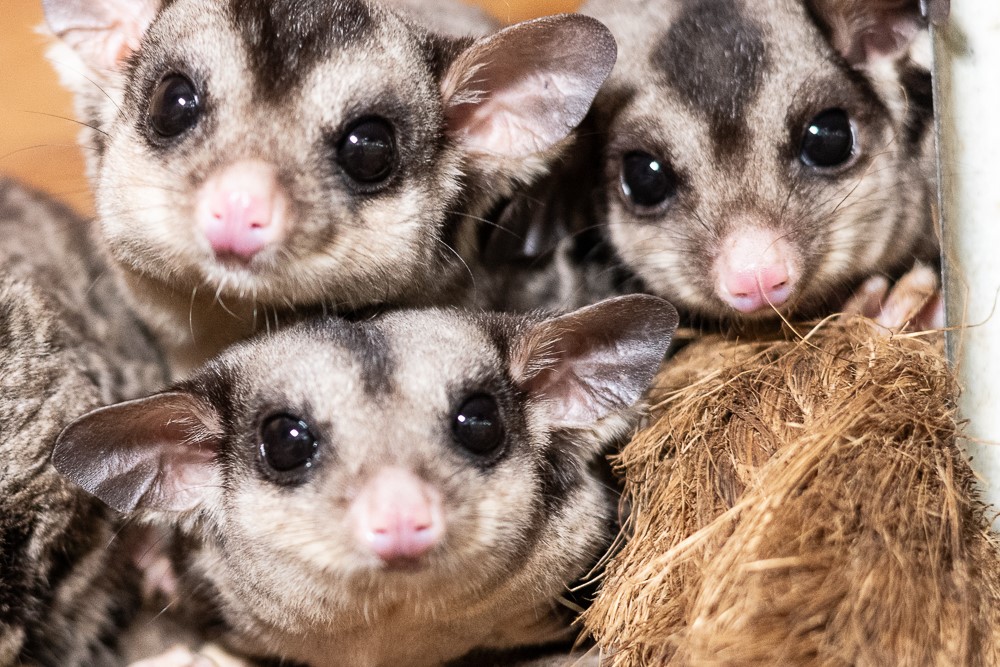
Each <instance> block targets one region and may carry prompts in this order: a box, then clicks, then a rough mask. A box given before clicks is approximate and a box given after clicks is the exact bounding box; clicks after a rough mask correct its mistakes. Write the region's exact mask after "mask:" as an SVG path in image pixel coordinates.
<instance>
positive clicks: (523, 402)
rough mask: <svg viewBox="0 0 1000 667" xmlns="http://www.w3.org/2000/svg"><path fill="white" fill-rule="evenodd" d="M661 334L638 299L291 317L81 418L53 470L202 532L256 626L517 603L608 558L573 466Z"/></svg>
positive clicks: (602, 528) (604, 431) (588, 493)
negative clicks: (509, 312)
mask: <svg viewBox="0 0 1000 667" xmlns="http://www.w3.org/2000/svg"><path fill="white" fill-rule="evenodd" d="M676 324H677V314H676V311H675V310H674V309H673V307H672V306H670V304H668V303H667V302H665V301H662V300H660V299H659V298H657V297H652V296H644V295H635V296H629V297H621V298H618V299H614V300H609V301H605V302H601V303H599V304H597V305H594V306H591V307H589V308H585V309H582V310H579V311H576V312H573V313H570V314H568V315H563V316H560V317H553V318H549V319H538V318H528V317H515V316H503V315H471V314H461V313H458V312H454V311H436V310H432V311H399V312H395V313H392V314H387V315H385V316H382V317H379V318H377V319H374V320H370V321H366V322H361V323H357V324H349V323H346V322H344V321H340V320H323V321H317V322H311V323H306V324H303V325H298V326H296V327H292V328H289V329H287V330H285V331H282V332H280V333H278V334H275V335H273V336H269V337H261V338H258V339H256V340H252V341H250V342H248V343H245V344H241V345H238V346H236V347H234V348H233V349H231V350H229V351H227V352H226V353H224V354H223V355H222V356H221V357H220V358H219V359H218V360H216V361H213V362H212V363H210V364H209V365H208V366H207V367H205V368H204V369H203V370H202V371H201V372H200V373H198V374H196V375H195V376H194V377H193V378H192V379H191V380H190V381H187V382H184V383H182V384H180V385H178V386H177V387H176V388H175V389H173V390H171V391H168V392H166V393H163V394H159V395H156V396H152V397H150V398H147V399H144V400H140V401H134V402H131V403H124V404H121V405H118V406H114V407H109V408H105V409H102V410H98V411H96V412H93V413H91V414H89V415H87V416H85V417H83V418H81V419H79V420H78V421H76V422H75V423H73V424H72V425H70V426H69V427H68V428H67V429H66V430H65V431H64V432H63V433H62V435H61V436H60V438H59V441H58V443H57V445H56V447H55V453H54V457H53V460H54V463H55V465H56V467H57V468H58V469H59V470H60V471H61V472H63V473H64V474H65V475H67V476H68V477H70V478H71V479H73V480H74V481H76V482H77V483H78V484H80V485H82V486H83V487H84V488H85V489H86V490H88V491H89V492H91V493H93V494H95V495H96V496H98V497H100V498H101V499H103V500H104V501H105V502H107V503H108V504H109V505H111V506H112V507H114V508H116V509H118V510H120V511H123V512H129V513H133V514H134V515H136V516H137V517H140V518H141V517H148V518H151V519H153V520H156V521H160V522H166V523H168V524H173V525H178V526H187V527H189V528H191V527H194V526H203V527H204V526H207V527H208V528H207V530H206V532H205V534H206V535H208V536H210V537H208V538H207V539H209V540H210V541H211V540H215V541H217V542H218V543H219V544H224V547H222V548H220V556H219V559H220V564H219V565H218V566H216V567H214V568H213V571H215V572H216V574H212V575H211V576H217V577H218V581H217V582H216V583H217V584H218V588H219V589H220V590H221V591H223V594H224V595H226V596H228V597H229V598H231V600H230V602H231V604H235V605H239V604H251V603H252V604H254V605H258V608H257V610H256V612H255V614H257V615H258V617H259V615H260V614H264V615H266V617H268V618H270V619H284V620H283V621H282V622H283V623H291V624H292V625H297V626H298V627H301V626H302V624H314V623H329V622H330V621H331V619H333V618H334V617H335V615H336V614H338V613H339V614H342V615H343V614H346V615H347V616H348V617H350V618H352V619H353V618H354V617H355V616H356V615H358V614H363V613H365V612H368V613H376V614H377V613H378V610H379V609H381V608H382V607H381V606H380V605H385V607H386V608H395V609H398V605H400V604H402V605H403V608H404V609H407V610H409V611H408V612H407V613H412V614H423V613H427V614H433V613H435V612H434V610H437V611H438V612H440V611H441V610H442V609H449V608H451V609H465V608H466V605H468V604H469V603H470V600H471V599H472V598H474V599H476V600H477V604H480V603H482V602H483V601H484V600H494V599H496V600H501V599H504V600H507V601H506V602H505V603H504V604H521V603H522V602H524V603H526V604H527V605H528V608H531V607H533V606H537V604H538V602H539V600H541V601H545V600H547V599H555V596H557V595H559V593H560V591H563V590H564V586H565V585H566V584H567V583H568V582H571V581H573V580H574V579H575V578H576V577H579V576H582V575H583V574H585V571H586V569H587V567H588V565H589V564H592V563H593V562H594V559H595V558H596V557H597V556H599V555H600V552H601V550H602V549H603V548H604V546H606V537H607V529H608V526H609V522H610V520H611V518H612V514H613V512H614V497H613V494H612V492H611V491H610V490H609V489H608V488H607V487H606V486H605V484H604V483H602V482H601V480H600V479H598V477H597V476H596V475H594V474H593V473H592V472H591V471H588V466H590V465H592V464H593V463H594V462H595V461H596V459H597V458H598V457H599V456H600V455H601V454H602V453H603V452H604V451H605V449H606V448H607V446H608V445H609V443H611V442H613V441H614V440H615V439H616V438H618V437H620V436H622V435H625V434H626V433H627V432H628V430H629V429H631V428H633V427H634V426H635V424H636V420H637V417H638V415H639V409H638V407H637V403H638V402H639V401H640V398H641V396H642V395H643V394H644V392H645V390H646V388H647V386H648V385H649V384H650V382H651V380H652V379H653V377H654V375H655V374H656V372H657V369H658V368H659V365H660V363H661V360H662V358H663V356H664V353H665V351H666V348H667V345H668V343H669V340H670V337H671V335H672V333H673V330H674V328H675V327H676ZM262 591H264V592H263V593H262ZM512 595H513V598H511V597H510V596H512ZM546 596H550V597H546ZM522 598H523V599H522ZM511 599H516V600H520V602H514V603H512V602H511V601H510V600H511ZM394 605H395V606H394Z"/></svg>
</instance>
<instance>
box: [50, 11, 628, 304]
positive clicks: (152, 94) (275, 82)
mask: <svg viewBox="0 0 1000 667" xmlns="http://www.w3.org/2000/svg"><path fill="white" fill-rule="evenodd" d="M45 7H46V11H47V16H48V21H49V25H50V27H51V29H52V31H53V32H54V33H56V35H58V36H59V37H60V38H61V40H62V43H61V45H60V46H59V47H57V48H56V50H55V52H54V59H55V61H56V62H57V63H60V64H61V65H62V73H63V76H64V79H65V80H66V81H67V82H68V84H69V85H70V87H72V88H73V89H74V90H75V91H76V92H77V94H78V108H79V109H80V112H81V115H82V119H83V120H84V121H86V122H87V124H88V125H90V126H91V127H93V128H94V131H93V132H89V133H88V137H87V140H86V141H87V143H88V147H89V148H91V149H92V153H93V155H91V156H90V157H91V163H90V166H91V171H92V174H93V176H94V177H95V181H96V190H97V203H98V208H99V213H100V218H101V223H102V227H103V232H104V236H105V239H106V241H107V244H108V247H109V248H110V249H111V252H112V253H113V255H114V257H115V258H116V259H117V260H118V262H119V263H120V264H121V265H122V266H123V267H126V269H127V270H128V271H131V272H134V273H136V274H138V275H139V276H141V277H143V278H147V279H152V280H155V281H158V282H160V283H162V284H164V285H167V286H169V287H170V288H171V289H175V290H177V291H179V292H181V293H185V294H189V295H190V293H191V292H192V290H196V289H200V290H203V291H205V292H208V293H210V294H216V295H218V297H220V298H222V299H229V300H233V299H248V300H253V302H254V303H258V302H259V303H263V304H266V305H279V306H295V305H312V304H321V303H322V304H332V305H346V306H348V307H350V306H367V305H371V304H380V303H385V302H393V301H398V300H400V299H403V298H405V297H406V296H407V295H411V296H412V294H413V293H418V294H419V293H422V292H423V291H425V287H426V283H427V282H428V276H430V275H432V274H433V275H434V277H435V278H436V279H437V282H442V281H441V280H440V268H441V266H442V265H447V266H448V267H449V268H455V267H459V266H461V263H460V262H459V261H458V260H457V259H456V258H455V257H454V253H455V248H456V247H457V246H459V245H460V244H461V239H459V238H456V237H457V236H459V234H458V232H457V231H456V230H454V229H452V228H450V227H449V226H448V225H449V221H453V222H455V224H456V225H460V224H464V223H466V222H467V221H466V220H465V219H464V218H462V217H461V215H460V214H467V215H469V216H472V217H475V216H476V215H478V214H479V213H481V211H480V210H479V209H480V208H482V207H484V206H488V200H490V199H492V198H494V197H496V198H499V197H502V196H503V194H504V192H505V191H506V190H507V189H509V188H511V187H513V183H514V182H515V181H516V180H518V179H528V178H531V177H532V176H533V175H535V174H537V173H539V172H541V171H543V170H544V165H545V162H546V159H547V156H548V152H549V151H551V150H552V149H553V147H554V146H555V145H556V144H558V143H559V142H560V141H561V140H562V139H564V138H565V137H566V136H567V135H568V134H569V132H570V131H571V130H572V128H573V127H574V126H575V125H576V124H577V123H578V122H579V120H580V119H582V117H583V115H584V114H585V113H586V111H587V108H588V107H589V104H590V101H591V100H592V99H593V96H594V94H595V93H596V91H597V88H598V87H599V86H600V84H601V83H602V82H603V80H604V78H605V76H606V75H607V73H608V72H609V71H610V69H611V66H612V64H613V62H614V54H615V49H614V42H613V40H612V39H611V37H610V35H609V34H608V33H607V31H606V30H605V29H604V28H603V26H600V25H599V24H598V23H597V22H596V21H594V20H593V19H589V18H585V17H578V16H563V17H557V18H551V19H545V20H543V21H540V22H532V23H529V24H521V25H519V26H515V27H512V28H509V29H507V30H503V31H500V32H499V33H498V34H496V35H493V36H490V37H483V38H481V39H480V40H478V41H474V40H473V39H471V38H467V39H466V38H453V37H444V36H435V35H432V34H431V33H429V32H427V31H426V30H425V29H424V28H422V27H419V26H418V25H417V24H416V23H413V22H411V21H410V20H409V19H407V18H406V17H405V14H403V13H402V12H400V11H396V10H393V9H391V8H389V7H387V6H382V5H378V4H370V3H368V2H364V1H363V0H331V1H327V0H307V1H305V2H302V1H298V0H296V1H292V0H278V1H271V0H213V1H211V2H205V1H203V0H174V1H172V2H164V3H163V4H162V6H161V5H160V3H159V2H158V0H138V1H136V2H124V1H123V0H98V1H97V2H93V3H80V2H75V1H69V0H46V2H45ZM67 46H68V47H70V48H68V49H67V48H66V47H67ZM500 54H503V56H502V58H501V57H500ZM514 99H516V100H517V101H518V104H516V105H512V104H509V102H510V101H511V100H514Z"/></svg>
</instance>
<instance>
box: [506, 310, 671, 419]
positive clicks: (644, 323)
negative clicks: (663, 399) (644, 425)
mask: <svg viewBox="0 0 1000 667" xmlns="http://www.w3.org/2000/svg"><path fill="white" fill-rule="evenodd" d="M676 329H677V311H676V310H675V309H674V307H673V306H672V305H670V304H669V303H668V302H666V301H664V300H663V299H660V298H658V297H655V296H646V295H633V296H623V297H618V298H615V299H608V300H606V301H602V302H600V303H598V304H596V305H593V306H589V307H587V308H583V309H581V310H577V311H575V312H572V313H570V314H568V315H563V316H561V317H555V318H552V319H548V320H544V321H542V322H540V323H538V324H536V325H535V326H533V327H532V328H530V329H529V330H528V332H527V333H526V334H525V335H523V336H522V337H521V338H520V340H518V341H517V342H516V344H515V346H514V348H513V349H514V352H513V355H512V363H511V371H512V374H513V377H514V379H515V382H517V383H518V385H519V386H521V388H522V389H524V390H526V391H527V392H528V393H529V394H530V395H532V396H534V397H536V398H539V399H542V400H543V401H545V403H546V404H547V405H548V409H549V415H548V416H549V418H550V420H551V421H550V423H551V425H552V426H553V428H554V429H556V430H579V429H597V428H599V427H600V426H601V422H603V421H605V420H608V419H612V420H614V418H616V417H621V416H623V415H629V414H631V413H632V408H633V406H635V404H636V403H637V402H638V401H639V400H640V399H641V398H642V396H643V394H644V393H645V392H646V390H647V389H648V388H649V385H650V383H651V382H652V381H653V378H654V377H655V376H656V373H657V371H658V370H659V368H660V364H661V363H662V362H663V358H664V356H665V355H666V353H667V348H668V347H669V346H670V340H671V338H672V336H673V334H674V331H675V330H676Z"/></svg>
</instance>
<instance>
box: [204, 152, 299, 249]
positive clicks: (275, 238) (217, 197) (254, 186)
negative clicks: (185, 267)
mask: <svg viewBox="0 0 1000 667" xmlns="http://www.w3.org/2000/svg"><path fill="white" fill-rule="evenodd" d="M287 211H288V197H287V195H286V194H285V192H284V189H283V188H282V187H281V185H280V184H279V183H278V178H277V173H276V171H275V169H274V167H272V166H271V165H269V164H267V163H265V162H260V161H256V160H255V161H244V162H237V163H235V164H232V165H229V166H228V167H225V168H224V169H223V170H222V171H220V172H218V173H216V174H215V175H213V176H211V177H210V178H209V179H208V180H207V181H206V182H205V184H204V185H203V186H202V189H201V192H199V195H198V203H197V209H196V217H197V223H198V226H199V228H200V229H201V231H202V233H203V234H204V235H205V238H206V239H207V240H208V243H209V245H211V247H212V250H213V251H214V252H215V255H216V257H220V258H221V257H235V258H236V259H239V260H242V261H249V260H251V259H253V258H254V257H255V256H256V255H258V254H259V253H260V252H261V251H263V250H264V249H265V248H267V247H269V246H271V245H274V244H277V243H280V242H281V240H282V239H283V238H284V235H285V228H286V226H287V220H286V217H287Z"/></svg>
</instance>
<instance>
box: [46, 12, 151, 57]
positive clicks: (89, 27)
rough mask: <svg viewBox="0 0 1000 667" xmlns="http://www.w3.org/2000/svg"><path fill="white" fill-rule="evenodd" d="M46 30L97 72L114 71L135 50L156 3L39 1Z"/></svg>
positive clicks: (149, 21)
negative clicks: (46, 26) (47, 28)
mask: <svg viewBox="0 0 1000 667" xmlns="http://www.w3.org/2000/svg"><path fill="white" fill-rule="evenodd" d="M42 5H43V6H44V7H45V19H46V22H47V23H48V26H49V29H50V30H51V31H52V33H53V34H54V35H56V36H57V37H58V38H59V39H61V40H62V41H64V42H65V43H67V44H69V45H70V46H71V47H72V48H73V50H74V51H76V52H77V54H79V56H80V58H81V59H82V60H83V62H84V63H86V64H87V66H88V67H90V68H91V69H92V70H94V71H95V72H98V73H104V72H106V71H108V70H111V71H117V70H119V69H121V67H122V64H123V63H124V61H125V59H126V58H128V56H129V55H131V54H132V52H134V51H135V50H136V49H138V48H139V43H140V42H141V41H142V36H143V34H145V32H146V29H147V28H148V27H149V25H150V24H151V23H152V22H153V19H154V18H155V17H156V13H157V12H158V11H159V9H160V0H42Z"/></svg>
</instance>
